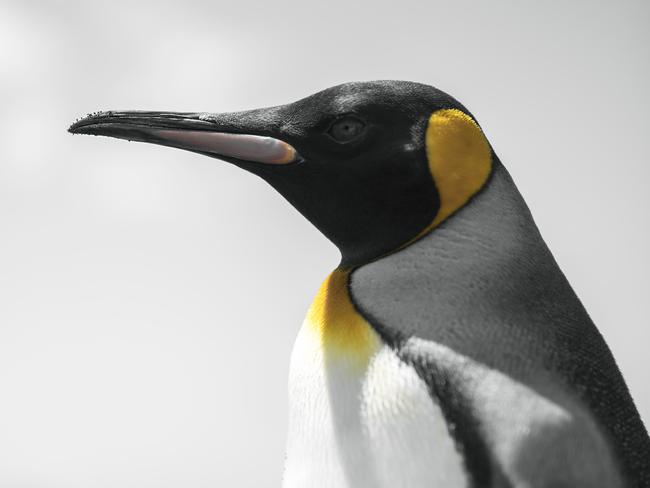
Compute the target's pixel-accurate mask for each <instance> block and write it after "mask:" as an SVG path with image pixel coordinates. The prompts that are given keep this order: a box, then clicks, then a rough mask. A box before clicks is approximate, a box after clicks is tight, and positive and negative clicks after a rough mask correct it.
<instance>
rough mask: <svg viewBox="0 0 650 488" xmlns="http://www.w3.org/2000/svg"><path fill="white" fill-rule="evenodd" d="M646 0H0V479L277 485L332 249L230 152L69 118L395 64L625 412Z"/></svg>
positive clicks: (291, 87) (630, 368)
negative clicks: (300, 347)
mask: <svg viewBox="0 0 650 488" xmlns="http://www.w3.org/2000/svg"><path fill="white" fill-rule="evenodd" d="M649 21H650V3H648V2H646V1H642V0H639V1H610V2H603V1H573V2H533V1H523V2H521V1H517V2H515V1H512V2H504V1H501V2H482V1H476V2H467V1H456V2H433V1H428V2H411V1H400V2H390V3H389V2H381V1H363V2H344V1H327V2H314V3H308V2H294V3H287V2H264V3H262V2H260V3H258V4H248V3H240V2H232V1H227V2H226V1H214V2H205V1H204V2H192V1H184V2H180V1H179V2H175V3H169V2H132V1H129V2H126V1H124V2H123V1H111V2H95V1H87V2H81V1H78V2H63V1H61V2H56V1H54V2H28V1H27V2H26V1H20V2H18V1H16V2H6V1H5V2H2V3H1V4H0V233H1V234H0V487H1V488H14V487H20V488H36V487H48V488H49V487H66V488H82V487H83V488H95V487H107V488H108V487H124V488H127V487H134V488H135V487H138V488H148V487H162V488H166V487H179V486H191V487H197V488H198V487H208V486H237V487H260V486H277V485H278V484H279V481H280V477H281V470H282V463H283V450H284V442H285V429H286V422H287V415H286V411H287V399H286V381H287V371H288V361H289V354H290V350H291V346H292V343H293V339H294V337H295V334H296V332H297V330H298V328H299V326H300V323H301V321H302V318H303V315H304V313H305V311H306V309H307V307H308V304H309V303H310V301H311V298H312V296H313V295H314V293H315V291H316V289H317V287H318V285H319V283H320V281H321V280H322V279H323V278H324V277H325V276H326V274H327V273H328V272H329V271H330V270H331V269H333V268H334V267H335V266H336V264H337V260H338V253H337V251H336V250H335V249H334V248H333V246H332V245H331V244H330V243H329V242H328V241H326V240H325V238H323V237H322V236H321V235H320V234H319V233H318V232H317V231H316V230H315V229H314V228H312V227H311V225H310V224H309V223H308V222H306V221H305V220H303V218H302V217H301V216H300V215H299V214H298V213H297V212H296V211H295V210H294V209H293V208H291V207H290V206H289V205H288V204H287V203H286V202H285V201H284V200H283V199H282V198H281V197H280V196H279V195H277V194H276V193H274V192H273V191H272V189H271V188H270V187H268V186H267V185H266V184H265V183H264V182H263V181H261V180H258V179H257V178H256V177H254V176H252V175H249V174H245V173H244V172H242V171H241V170H239V169H236V168H234V167H231V166H229V165H228V164H226V163H222V162H220V161H217V160H214V159H209V158H206V157H201V156H198V155H194V154H191V153H188V152H182V151H178V150H172V149H168V148H162V147H155V146H148V145H144V144H137V143H127V142H124V141H117V140H110V139H105V138H94V137H86V136H71V135H69V134H67V133H66V132H65V130H66V128H67V126H68V125H69V124H70V123H71V122H72V121H73V120H75V119H76V118H77V117H79V116H81V115H84V114H85V113H87V112H90V111H95V110H100V109H169V110H190V111H229V110H239V109H247V108H255V107H260V106H268V105H275V104H281V103H285V102H289V101H293V100H295V99H298V98H301V97H303V96H306V95H308V94H310V93H312V92H315V91H317V90H320V89H323V88H325V87H328V86H330V85H334V84H337V83H341V82H345V81H351V80H368V79H385V78H390V79H408V80H415V81H420V82H424V83H429V84H433V85H435V86H438V87H439V88H442V89H443V90H446V91H448V92H450V93H452V94H453V95H455V96H456V97H457V98H459V99H460V100H461V101H463V102H464V103H465V104H466V105H467V106H468V107H469V109H470V110H472V111H473V112H474V113H475V115H476V116H477V117H478V119H479V121H480V122H481V124H482V126H483V128H484V130H485V132H486V133H487V135H488V137H489V139H490V141H491V142H492V144H493V145H494V147H495V149H496V151H497V153H498V154H499V155H500V157H501V159H502V160H503V162H504V163H505V165H506V166H507V167H508V169H509V170H510V171H511V173H512V174H513V176H514V178H515V181H516V182H517V184H518V186H519V188H520V190H521V191H522V193H523V194H524V197H525V198H526V200H527V202H528V204H529V206H530V207H531V209H532V211H533V214H534V216H535V218H536V221H537V223H538V225H539V227H540V228H541V231H542V234H543V235H544V237H545V238H546V240H547V242H548V244H549V246H550V247H551V249H552V251H553V252H554V255H555V256H556V258H557V260H558V261H559V263H560V265H561V267H562V269H563V270H564V271H565V273H566V274H567V276H568V278H569V280H570V281H571V283H572V284H573V286H574V287H575V289H576V291H577V293H578V295H579V296H580V297H581V298H582V300H583V302H584V304H585V306H586V308H587V309H588V310H589V312H590V314H591V315H592V317H593V319H594V320H595V322H596V324H597V325H598V327H599V328H600V330H601V331H602V333H603V335H604V336H605V338H606V340H607V341H608V343H609V345H610V346H611V348H612V349H613V351H614V354H615V356H616V358H617V360H618V363H619V365H620V367H621V369H622V371H623V373H624V375H625V377H626V379H627V381H628V384H629V386H630V388H631V391H632V394H633V396H634V398H635V400H636V402H637V405H638V407H639V409H640V411H641V413H642V416H643V417H644V419H645V421H646V423H647V422H648V421H650V388H649V386H648V370H649V369H650V359H649V357H648V343H649V342H650V321H649V318H650V312H649V309H648V297H649V292H650V285H649V280H648V275H649V274H648V273H649V271H650V270H649V266H648V257H647V255H648V249H650V233H649V223H648V220H649V219H648V210H649V208H650V206H649V203H650V202H649V199H650V197H649V196H648V177H649V176H650V170H649V169H648V165H649V160H648V154H649V152H650V137H649V134H648V132H649V131H648V129H649V128H650V123H649V122H648V121H649V120H650V119H649V117H648V111H649V109H650V97H649V96H648V87H649V86H650V70H649V60H650V31H649V30H648V23H649Z"/></svg>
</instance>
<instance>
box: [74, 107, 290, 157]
mask: <svg viewBox="0 0 650 488" xmlns="http://www.w3.org/2000/svg"><path fill="white" fill-rule="evenodd" d="M255 115H262V114H261V113H260V111H251V112H242V113H239V114H237V113H232V114H223V115H220V114H199V113H182V112H144V111H128V112H98V113H96V114H92V115H89V116H88V117H85V118H83V119H81V120H79V121H77V122H75V123H74V124H72V125H71V126H70V128H69V129H68V132H70V133H72V134H91V135H98V136H108V137H115V138H118V139H127V140H130V141H140V142H150V143H153V144H160V145H163V146H170V147H176V148H179V149H185V150H188V151H193V152H198V153H201V154H205V155H208V156H213V157H217V158H221V159H226V160H230V161H233V162H253V163H263V164H269V165H285V164H289V163H293V162H296V161H297V160H298V159H299V157H298V153H297V152H296V150H295V149H294V148H293V146H291V145H290V144H289V143H287V142H285V141H282V140H280V139H276V138H274V137H270V136H269V135H266V134H265V133H268V132H269V130H268V128H266V127H264V117H263V116H262V117H261V120H260V118H257V119H256V117H255ZM247 122H250V123H249V124H247ZM249 130H250V131H249Z"/></svg>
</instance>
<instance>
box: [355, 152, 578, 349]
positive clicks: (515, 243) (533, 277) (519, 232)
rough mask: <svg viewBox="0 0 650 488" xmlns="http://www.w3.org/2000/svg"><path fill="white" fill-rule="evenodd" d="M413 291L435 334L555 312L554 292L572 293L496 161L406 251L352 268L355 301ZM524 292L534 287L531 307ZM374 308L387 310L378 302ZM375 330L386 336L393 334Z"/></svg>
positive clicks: (384, 312)
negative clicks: (466, 196)
mask: <svg viewBox="0 0 650 488" xmlns="http://www.w3.org/2000/svg"><path fill="white" fill-rule="evenodd" d="M370 285H372V288H373V290H372V291H370V290H369V289H368V287H369V286H370ZM413 289H419V290H422V291H423V293H425V296H426V297H428V298H426V299H427V300H428V301H429V302H430V305H432V306H433V309H435V310H436V312H435V316H434V317H431V320H432V321H433V322H434V323H432V326H433V327H435V328H437V329H448V328H450V327H453V324H458V323H465V322H467V321H477V320H478V321H481V320H482V317H484V315H485V314H493V315H494V314H509V315H508V317H505V316H504V317H500V318H501V319H504V320H511V319H514V317H513V316H512V315H513V314H517V313H522V314H523V313H525V312H526V311H527V310H528V311H530V307H533V306H535V307H551V308H552V307H553V305H552V303H553V300H554V299H555V298H556V297H555V296H554V294H557V293H564V292H567V293H571V292H570V288H569V287H568V283H566V280H565V278H564V276H563V275H562V273H561V271H560V270H559V268H558V266H557V264H556V263H555V260H554V259H553V256H552V255H551V253H550V251H549V250H548V248H547V247H546V244H545V243H544V241H543V239H542V237H541V235H540V233H539V231H538V229H537V226H536V225H535V223H534V221H533V218H532V216H531V214H530V211H529V210H528V207H527V206H526V204H525V202H524V200H523V198H522V197H521V195H520V194H519V192H518V191H517V188H516V187H515V185H514V183H513V181H512V179H511V178H510V175H509V174H508V172H507V171H506V169H505V168H504V167H503V166H502V165H501V164H500V163H499V162H498V160H496V159H495V164H494V168H493V172H492V175H491V177H490V179H489V180H488V181H487V182H486V184H485V186H484V187H483V189H482V190H481V191H480V193H478V194H477V195H475V196H474V197H473V198H472V200H471V201H470V202H468V203H467V205H465V206H464V207H462V208H461V209H459V210H458V211H457V212H456V213H454V214H453V215H451V216H450V217H449V218H448V219H447V220H445V221H443V222H442V223H441V224H440V225H439V226H438V227H436V228H435V229H434V230H432V231H431V232H429V233H428V234H426V235H425V236H423V237H422V238H421V239H419V240H417V241H415V242H414V243H412V244H410V245H409V246H407V247H405V248H403V249H401V250H399V251H397V252H395V253H393V254H391V255H389V256H386V257H383V258H381V259H379V260H377V261H374V262H372V263H369V264H367V265H364V266H360V267H358V268H356V269H355V270H354V271H353V273H352V277H351V290H352V299H353V301H354V302H355V303H356V302H357V301H356V299H355V292H356V293H360V294H373V295H376V296H379V295H381V296H384V297H389V296H391V295H392V294H395V293H398V294H399V295H400V296H402V295H403V293H402V292H398V291H397V290H401V291H404V290H413ZM523 289H526V290H528V291H530V290H531V289H534V301H535V304H532V305H531V304H530V299H531V296H530V295H526V296H524V294H523V291H522V290H523ZM382 302H383V300H382ZM451 304H453V305H454V306H451ZM486 304H493V305H494V306H492V305H490V306H489V307H488V306H486ZM549 304H550V305H549ZM376 308H377V310H380V309H381V310H384V308H389V306H388V305H386V304H384V303H379V304H378V305H377V307H376ZM362 311H363V312H365V313H366V314H367V315H368V316H369V318H370V319H371V323H373V324H374V323H376V322H378V321H375V320H372V318H373V315H374V314H373V313H372V311H364V310H362ZM390 313H391V312H390V310H388V309H386V310H385V311H383V312H382V314H387V315H390ZM379 332H380V334H381V335H382V336H384V337H386V338H390V336H393V332H394V331H381V330H379ZM393 339H397V338H396V337H393Z"/></svg>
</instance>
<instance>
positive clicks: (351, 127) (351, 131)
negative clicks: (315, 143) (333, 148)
mask: <svg viewBox="0 0 650 488" xmlns="http://www.w3.org/2000/svg"><path fill="white" fill-rule="evenodd" d="M365 127H366V124H365V123H364V122H363V121H362V120H359V119H357V118H356V117H351V116H346V117H343V118H340V119H338V120H336V121H334V123H333V124H332V125H331V126H330V128H329V130H328V131H327V134H328V135H329V136H330V137H331V138H332V139H334V140H335V141H336V142H350V141H351V140H353V139H356V138H357V137H359V136H360V135H361V133H362V132H363V129H365Z"/></svg>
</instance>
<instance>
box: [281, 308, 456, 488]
mask: <svg viewBox="0 0 650 488" xmlns="http://www.w3.org/2000/svg"><path fill="white" fill-rule="evenodd" d="M367 340H368V341H369V342H371V345H370V350H369V351H367V352H368V354H367V356H366V358H367V359H366V360H364V359H360V358H358V357H353V356H349V355H348V353H349V351H348V353H346V352H341V351H334V352H332V351H330V350H329V349H328V348H327V347H325V348H324V347H323V346H324V345H323V342H322V341H323V338H322V336H321V335H319V333H318V331H317V330H315V328H314V327H313V324H310V323H309V318H308V320H307V321H306V322H305V324H304V325H303V327H302V329H301V331H300V333H299V335H298V338H297V340H296V343H295V346H294V350H293V354H292V358H291V372H290V379H289V400H290V415H289V424H290V426H289V435H288V446H287V457H286V466H285V474H284V487H285V488H294V487H314V488H316V487H335V488H345V487H354V488H365V487H368V488H369V487H373V488H379V487H387V488H388V487H410V488H418V487H430V488H434V487H445V488H455V487H461V486H466V475H465V472H464V467H463V461H462V459H461V457H460V455H459V454H458V452H457V451H456V447H455V445H454V441H453V440H452V438H451V436H450V435H449V432H448V429H447V424H446V422H445V419H444V417H443V415H442V412H441V410H440V408H439V407H438V405H437V404H436V403H435V402H434V401H433V400H432V398H431V397H430V395H429V393H428V390H427V387H426V385H425V383H424V382H423V381H422V380H421V379H420V378H419V376H418V375H417V373H416V372H415V370H414V369H413V368H412V367H411V366H410V365H407V364H405V363H404V362H402V361H401V360H400V359H399V358H398V357H397V355H396V354H395V353H394V352H393V350H392V349H390V348H389V347H388V346H386V345H385V344H383V343H382V342H381V340H380V339H379V337H378V336H377V335H376V334H375V333H374V331H371V332H370V337H369V338H367Z"/></svg>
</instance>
